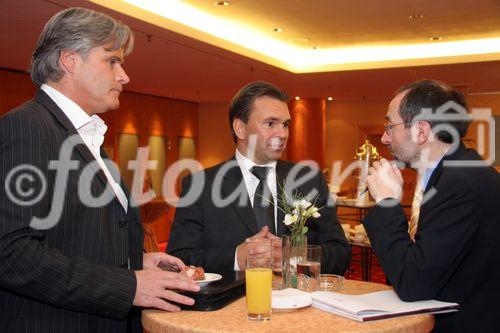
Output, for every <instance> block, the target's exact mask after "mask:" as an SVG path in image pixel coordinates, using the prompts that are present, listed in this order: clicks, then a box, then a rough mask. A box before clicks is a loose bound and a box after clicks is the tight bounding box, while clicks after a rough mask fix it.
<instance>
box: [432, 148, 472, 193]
mask: <svg viewBox="0 0 500 333" xmlns="http://www.w3.org/2000/svg"><path fill="white" fill-rule="evenodd" d="M466 150H467V148H465V146H464V144H463V143H461V142H460V145H459V146H458V147H457V149H456V150H455V151H454V152H453V153H451V154H450V155H445V156H443V158H442V159H441V161H439V163H438V165H437V166H436V168H435V169H434V171H433V172H432V175H431V178H429V181H428V182H427V186H426V187H425V189H424V193H427V192H428V191H429V190H430V189H432V188H433V187H434V186H435V185H436V183H437V181H438V180H439V177H440V176H441V172H442V171H443V163H444V162H445V161H454V160H458V159H460V156H461V155H462V154H464V153H465V152H466Z"/></svg>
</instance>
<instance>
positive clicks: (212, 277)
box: [196, 273, 222, 286]
mask: <svg viewBox="0 0 500 333" xmlns="http://www.w3.org/2000/svg"><path fill="white" fill-rule="evenodd" d="M220 279H222V275H220V274H216V273H205V279H203V280H197V281H196V282H197V283H198V284H199V285H200V286H206V285H207V284H209V283H210V282H214V281H219V280H220Z"/></svg>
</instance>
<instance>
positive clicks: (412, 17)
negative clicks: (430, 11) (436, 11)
mask: <svg viewBox="0 0 500 333" xmlns="http://www.w3.org/2000/svg"><path fill="white" fill-rule="evenodd" d="M408 18H409V19H410V20H421V19H423V18H424V14H421V13H415V14H411V15H410V16H408Z"/></svg>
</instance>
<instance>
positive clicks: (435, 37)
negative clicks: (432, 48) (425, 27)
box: [429, 36, 443, 42]
mask: <svg viewBox="0 0 500 333" xmlns="http://www.w3.org/2000/svg"><path fill="white" fill-rule="evenodd" d="M429 39H430V40H431V41H433V42H435V41H438V40H441V39H443V37H441V36H434V37H431V38H429Z"/></svg>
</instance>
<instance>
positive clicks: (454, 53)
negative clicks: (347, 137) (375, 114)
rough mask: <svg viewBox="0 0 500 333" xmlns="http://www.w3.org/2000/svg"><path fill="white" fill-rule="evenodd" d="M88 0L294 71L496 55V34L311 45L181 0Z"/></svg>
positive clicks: (493, 57) (498, 51) (485, 58)
mask: <svg viewBox="0 0 500 333" xmlns="http://www.w3.org/2000/svg"><path fill="white" fill-rule="evenodd" d="M89 1H90V2H92V3H95V4H98V5H101V6H104V7H107V8H110V9H113V10H116V11H118V12H121V13H123V14H126V15H129V16H133V17H136V18H138V19H141V20H143V21H146V22H149V23H151V24H155V25H157V26H160V27H162V28H165V29H169V30H172V31H175V32H177V33H181V34H183V35H186V36H189V37H191V38H195V39H198V40H202V41H205V42H207V43H210V44H212V45H215V46H219V47H223V48H225V49H228V50H230V51H233V52H236V53H238V54H243V55H245V56H248V57H251V58H253V59H256V60H258V61H263V62H265V63H267V64H270V65H273V66H277V67H279V68H282V69H286V70H288V71H291V72H294V73H307V72H323V71H337V70H353V69H368V68H389V67H400V66H418V65H432V64H434V65H435V64H446V63H454V62H457V60H458V59H459V60H460V62H472V61H490V60H498V56H500V36H498V37H495V38H481V39H471V40H463V41H453V42H450V41H446V42H445V41H444V40H439V39H438V40H437V41H436V40H433V41H429V40H428V39H427V41H423V42H422V43H418V44H396V45H394V44H387V45H385V44H384V45H382V44H381V45H373V46H372V45H370V46H369V45H359V46H358V45H356V46H346V47H334V48H330V47H328V48H322V49H319V50H313V49H311V48H310V46H312V45H307V44H304V45H300V44H293V43H290V42H288V41H283V40H280V39H278V38H277V37H278V36H276V35H274V34H269V31H267V33H266V31H262V29H256V28H255V29H254V28H252V27H250V26H247V25H245V24H242V23H241V22H236V21H233V20H230V19H228V18H220V17H218V16H216V15H212V14H210V13H208V12H205V11H203V10H201V9H199V8H195V7H194V6H192V5H189V4H187V2H184V1H181V0H168V1H157V0H114V1H109V0H89ZM214 1H215V0H214ZM212 3H213V2H212ZM407 17H408V16H407ZM405 19H407V18H406V17H405ZM429 37H430V36H429ZM443 37H444V36H443ZM438 41H439V42H438Z"/></svg>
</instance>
